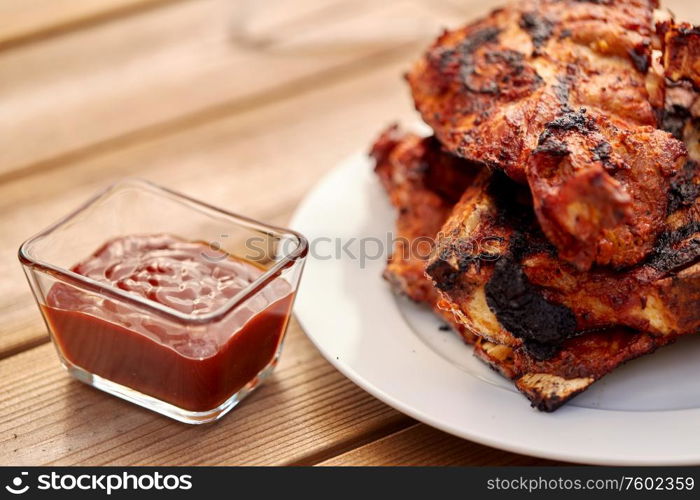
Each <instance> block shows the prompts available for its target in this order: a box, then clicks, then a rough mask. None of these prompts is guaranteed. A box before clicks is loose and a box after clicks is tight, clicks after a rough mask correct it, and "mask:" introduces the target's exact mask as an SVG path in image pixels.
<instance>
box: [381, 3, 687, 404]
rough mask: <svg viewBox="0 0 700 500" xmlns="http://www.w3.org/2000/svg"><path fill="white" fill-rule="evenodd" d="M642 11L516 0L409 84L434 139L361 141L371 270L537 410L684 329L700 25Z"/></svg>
mask: <svg viewBox="0 0 700 500" xmlns="http://www.w3.org/2000/svg"><path fill="white" fill-rule="evenodd" d="M657 7H658V5H657V4H656V2H654V1H644V0H605V1H595V2H592V1H581V0H568V1H567V0H527V1H520V2H514V3H513V4H511V5H508V6H506V7H504V8H502V9H498V10H496V11H494V12H492V13H491V14H490V15H489V16H487V17H486V18H484V19H481V20H479V21H476V22H474V23H472V24H470V25H468V26H466V27H464V28H461V29H457V30H455V31H448V32H445V33H443V34H442V35H441V36H440V37H439V38H438V39H437V40H436V41H435V43H433V45H432V46H431V47H430V48H429V49H428V51H427V52H426V54H425V55H424V56H423V57H422V58H421V59H420V60H419V61H418V62H417V63H416V64H415V65H414V66H413V67H412V69H411V70H410V71H409V73H408V75H407V80H408V83H409V85H410V87H411V90H412V93H413V97H414V101H415V104H416V108H417V110H418V111H419V112H420V114H421V116H422V117H423V119H424V121H425V122H426V123H427V124H428V125H430V127H431V128H432V129H433V131H434V135H433V136H431V137H427V138H423V137H418V136H416V135H413V134H406V133H403V132H401V131H400V130H399V129H398V128H397V127H395V126H394V127H392V128H390V129H389V130H387V131H385V132H384V133H383V134H382V135H381V136H380V138H379V139H378V140H377V141H376V143H375V145H374V146H373V148H372V153H371V154H372V157H373V158H374V160H375V164H376V168H375V170H376V172H377V174H378V176H379V178H380V179H381V182H382V184H383V186H384V187H385V189H386V191H387V193H388V195H389V198H390V200H391V202H392V204H393V205H394V206H395V207H396V208H397V209H398V214H399V215H398V219H397V236H399V238H398V239H397V243H396V245H395V247H394V249H393V254H392V256H391V258H390V259H389V263H388V265H387V268H386V270H385V273H384V276H385V278H386V279H387V280H388V281H389V282H390V283H391V284H392V285H393V287H394V289H395V290H397V291H398V292H400V293H403V294H405V295H407V296H408V297H410V298H412V299H413V300H415V301H417V302H422V303H426V304H427V305H428V306H429V307H431V308H432V309H433V310H435V311H436V312H437V313H438V314H439V315H441V316H442V317H443V318H445V319H446V320H447V321H448V322H449V323H450V324H451V325H453V327H454V328H455V329H456V330H457V331H458V332H459V333H460V334H461V335H462V337H463V338H464V339H465V341H467V342H468V343H471V344H474V346H475V353H476V354H477V356H479V357H480V358H481V359H483V360H484V361H486V362H487V363H489V364H490V365H491V366H493V367H494V368H496V369H497V370H498V371H500V372H501V373H502V374H503V375H504V376H506V377H508V378H510V379H512V380H514V382H515V384H516V386H517V387H518V388H519V389H520V390H521V391H522V392H523V393H524V394H525V395H526V396H527V397H528V398H529V399H530V400H531V402H532V404H533V405H534V406H536V407H537V408H539V409H541V410H545V411H552V410H554V409H556V408H558V407H559V406H561V405H562V404H563V403H565V402H566V401H567V400H569V399H570V398H571V397H573V396H575V395H576V394H578V393H580V392H581V391H583V390H585V389H586V388H587V387H589V386H590V385H591V384H592V383H593V382H595V381H596V380H598V379H599V378H600V377H602V376H603V375H605V374H606V373H608V372H610V371H611V370H613V369H614V368H615V367H616V366H618V365H620V364H622V363H624V362H626V361H628V360H630V359H632V358H635V357H637V356H640V355H643V354H647V353H650V352H653V351H654V350H655V349H656V348H658V347H660V346H663V345H666V344H668V343H670V342H672V341H673V340H674V339H676V338H677V337H679V336H681V335H686V334H692V333H696V332H698V331H700V197H699V196H698V195H699V194H700V166H699V164H698V161H700V142H699V138H700V133H699V132H698V130H699V129H700V118H699V117H700V99H698V93H699V92H700V57H699V56H700V29H697V28H694V27H693V26H691V25H688V24H684V23H676V22H675V21H674V20H673V19H671V18H669V17H668V16H666V19H664V20H661V18H660V16H659V15H658V11H655V9H656V8H657ZM426 241H430V242H432V243H430V245H431V248H430V249H429V250H431V251H430V252H421V251H418V250H419V249H418V248H413V247H414V244H413V243H414V242H415V243H416V244H418V243H420V244H423V245H425V244H426ZM428 254H429V257H428V258H426V255H428Z"/></svg>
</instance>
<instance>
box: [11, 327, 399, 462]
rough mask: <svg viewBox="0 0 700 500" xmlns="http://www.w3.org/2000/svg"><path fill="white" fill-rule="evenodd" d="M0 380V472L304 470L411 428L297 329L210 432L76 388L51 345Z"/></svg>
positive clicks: (16, 363)
mask: <svg viewBox="0 0 700 500" xmlns="http://www.w3.org/2000/svg"><path fill="white" fill-rule="evenodd" d="M37 367H40V369H38V368H37ZM0 375H1V376H0V402H1V404H0V463H1V464H2V465H39V464H51V465H75V464H81V465H87V464H90V465H103V464H109V465H224V464H237V465H239V464H250V465H253V464H259V465H260V464H265V465H284V464H289V463H308V462H309V461H313V460H314V459H315V458H314V457H317V456H326V455H327V453H328V450H331V452H332V453H335V451H333V450H340V451H346V450H349V449H352V448H354V447H355V446H356V444H357V443H358V442H360V443H362V442H364V441H366V439H367V438H368V437H370V438H371V437H374V436H382V435H385V434H386V433H389V432H395V431H396V430H397V429H399V428H401V427H405V426H406V425H409V424H410V422H411V421H410V419H408V418H407V417H405V416H403V415H401V414H400V413H398V412H396V411H395V410H393V409H391V408H389V407H387V406H385V405H384V404H382V403H380V402H379V401H377V400H375V399H374V398H372V397H371V396H370V395H368V394H367V393H365V392H364V391H362V390H361V389H359V388H358V387H356V386H355V385H354V384H352V382H350V381H349V380H347V379H346V378H344V377H343V376H342V375H341V374H340V373H338V372H337V371H335V369H333V368H332V367H331V366H330V365H329V364H328V363H327V362H326V361H325V360H323V359H322V358H321V356H320V355H319V354H318V353H317V351H316V350H315V349H314V348H313V347H312V346H311V344H310V343H309V341H308V340H307V339H306V337H305V336H304V334H303V333H302V332H301V330H300V329H299V327H298V325H297V324H296V323H293V325H291V326H290V332H289V338H288V339H287V345H286V347H285V351H284V353H283V356H282V359H281V362H280V365H279V366H278V368H277V370H276V372H275V374H274V375H273V376H272V377H271V379H270V380H268V382H267V383H266V384H265V385H264V386H263V387H262V388H260V390H259V391H258V392H256V393H255V394H253V395H251V396H250V397H249V398H248V399H247V400H245V401H244V402H243V403H242V404H241V405H240V407H238V408H236V409H235V410H234V411H233V412H232V413H231V414H229V415H227V416H226V417H224V418H223V419H222V420H221V421H219V422H217V423H215V424H211V425H204V426H188V425H185V424H180V423H177V422H174V421H172V420H170V419H168V418H166V417H162V416H159V415H157V414H155V413H152V412H150V411H147V410H144V409H141V408H138V407H136V406H134V405H132V404H130V403H127V402H124V401H121V400H119V399H117V398H114V397H112V396H109V395H107V394H104V393H102V392H99V391H97V390H95V389H92V388H90V387H87V386H85V385H83V384H81V383H79V382H76V381H74V380H72V379H71V378H70V377H69V376H68V374H66V373H65V371H64V370H63V369H62V368H61V367H60V366H59V363H58V359H57V357H56V354H55V352H54V349H53V346H52V345H49V344H46V345H44V346H41V347H37V348H35V349H31V350H29V351H25V352H23V353H21V354H18V355H16V356H13V357H11V358H8V359H5V360H3V361H0Z"/></svg>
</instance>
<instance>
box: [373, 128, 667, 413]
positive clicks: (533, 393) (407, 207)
mask: <svg viewBox="0 0 700 500" xmlns="http://www.w3.org/2000/svg"><path fill="white" fill-rule="evenodd" d="M442 155H444V157H441V156H442ZM372 156H373V157H374V159H375V164H376V168H375V171H376V173H377V175H378V176H379V178H380V179H381V182H382V185H383V186H384V187H385V189H386V191H387V194H388V195H389V199H390V200H391V202H392V204H393V205H394V206H395V207H396V208H397V212H398V218H397V233H398V234H397V237H398V238H401V237H404V238H406V241H407V242H408V244H409V246H410V242H411V241H414V240H415V239H417V238H424V237H433V236H435V235H436V234H437V232H438V231H439V229H440V226H441V224H442V222H444V220H445V219H446V218H447V217H448V215H449V213H450V211H451V209H452V205H453V203H454V196H453V194H450V195H447V196H446V195H445V194H444V191H443V194H437V193H436V191H435V185H436V184H439V185H442V186H446V185H449V186H451V187H454V188H455V190H461V189H463V188H465V187H466V186H474V185H477V186H478V185H483V182H484V179H488V178H489V177H490V175H489V174H488V172H483V171H482V170H481V169H479V168H478V167H477V166H474V165H470V166H466V165H464V162H463V161H462V160H457V159H455V158H454V157H453V156H451V155H448V154H446V153H443V152H442V151H440V149H439V145H437V144H436V143H435V142H434V141H433V140H432V139H421V138H419V137H417V136H414V135H403V134H401V133H400V132H399V131H398V129H397V128H396V127H392V128H390V129H389V130H387V131H386V132H384V133H383V134H382V135H381V136H380V138H379V139H378V140H377V142H376V143H375V145H374V147H373V148H372ZM429 179H433V181H436V180H439V179H443V180H444V181H449V182H437V183H435V182H431V181H429ZM480 183H482V184H480ZM513 186H515V185H514V184H512V183H509V182H507V181H506V183H505V184H504V185H502V186H500V189H505V190H506V191H504V193H505V195H506V196H507V197H508V199H511V198H510V197H511V196H512V197H513V198H512V201H513V202H512V204H511V205H510V209H511V210H512V213H510V214H509V213H508V212H507V210H508V209H509V208H508V207H504V212H502V213H501V215H500V217H503V218H505V219H509V218H510V217H516V216H517V217H521V218H520V221H521V222H526V221H527V219H528V217H530V218H531V219H532V217H531V216H528V215H527V213H526V212H525V213H523V212H522V211H521V210H520V209H519V208H520V205H521V203H522V202H527V200H528V198H529V194H528V193H527V191H526V190H522V189H521V188H519V187H518V186H515V190H511V191H508V190H507V189H508V188H509V187H513ZM496 188H498V187H496ZM518 193H521V194H522V197H521V196H520V195H519V194H518ZM518 214H520V215H518ZM495 227H497V226H494V228H495ZM494 241H495V242H497V240H494ZM402 249H403V247H395V248H394V253H393V255H392V257H391V258H390V259H389V262H388V264H387V268H386V270H385V273H384V277H385V278H386V279H387V280H388V281H389V282H390V283H391V284H392V286H393V288H394V290H395V291H396V292H397V293H402V294H404V295H407V296H408V297H410V298H412V299H413V300H415V301H416V302H422V303H425V304H427V305H428V306H429V307H431V308H433V310H434V311H435V312H436V313H437V314H439V315H440V316H441V317H443V318H444V319H445V320H446V321H447V322H448V323H450V324H452V325H453V326H454V327H455V329H456V330H457V331H458V332H459V333H460V334H461V335H462V337H463V338H464V340H465V341H466V342H468V343H470V344H471V343H473V344H475V354H476V355H477V356H478V357H479V358H480V359H482V360H483V361H485V362H487V363H488V364H489V365H491V366H492V367H493V368H494V369H496V370H498V371H499V372H501V373H502V374H503V375H504V376H505V377H507V378H509V379H512V380H513V381H514V382H515V384H516V387H517V388H518V389H519V390H520V391H521V392H522V393H523V394H524V395H525V396H527V397H528V399H530V401H531V402H532V405H533V406H535V407H537V408H538V409H540V410H542V411H553V410H555V409H557V408H558V407H559V406H561V405H562V404H564V403H565V402H566V401H568V400H569V399H571V398H572V397H573V396H575V395H576V394H579V393H580V392H582V391H583V390H585V389H586V388H588V387H589V386H590V385H591V384H592V383H593V382H595V381H596V380H598V379H600V378H601V377H603V376H604V375H605V374H607V373H609V372H610V371H612V370H613V369H614V368H615V367H616V366H618V365H620V364H622V363H624V362H626V361H628V360H630V359H633V358H635V357H638V356H641V355H643V354H646V353H649V352H653V350H655V349H656V348H657V347H659V346H661V345H664V344H666V343H668V342H670V341H671V340H672V336H666V337H655V336H652V335H648V334H643V333H634V332H632V331H628V330H625V329H615V330H609V331H602V332H595V333H587V334H583V335H580V336H578V337H575V338H572V339H569V340H566V341H565V342H564V343H563V345H562V347H561V349H560V350H559V352H558V353H557V354H556V355H555V356H553V357H551V358H549V359H547V360H538V359H536V358H535V357H533V356H532V355H531V354H529V353H528V352H527V351H526V350H525V349H523V348H522V347H519V348H512V347H509V346H506V345H501V344H496V343H493V342H489V341H487V340H485V339H483V338H480V337H478V336H477V335H475V334H474V332H473V331H471V330H469V329H466V328H464V325H463V324H462V323H460V322H459V321H457V320H456V319H455V317H454V316H452V315H451V313H450V312H449V311H446V310H444V309H440V308H439V307H438V294H437V292H436V290H435V288H434V287H433V284H432V282H431V281H430V280H429V279H428V278H427V276H426V275H425V274H424V273H423V272H422V269H423V267H424V266H425V261H424V260H423V259H420V258H415V257H414V258H411V256H408V255H403V254H402V253H401V251H402ZM482 257H483V258H485V259H487V258H488V254H484V255H482ZM470 312H471V313H472V314H474V315H478V314H479V313H478V312H477V311H474V310H472V311H470ZM482 313H483V314H486V315H487V316H489V317H490V316H493V315H492V314H491V313H490V312H489V311H488V308H487V309H485V310H484V311H482ZM487 321H488V318H487ZM473 323H474V322H471V323H470V324H473ZM476 323H478V318H477V321H476ZM476 333H478V332H476Z"/></svg>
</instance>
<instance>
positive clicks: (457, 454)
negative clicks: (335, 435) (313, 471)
mask: <svg viewBox="0 0 700 500" xmlns="http://www.w3.org/2000/svg"><path fill="white" fill-rule="evenodd" d="M318 465H320V466H353V465H354V466H357V465H368V466H383V465H393V466H468V465H479V466H488V465H504V466H522V465H558V464H557V463H556V462H552V461H549V460H544V459H539V458H533V457H527V456H524V455H516V454H513V453H507V452H504V451H500V450H497V449H495V448H489V447H487V446H482V445H480V444H477V443H473V442H471V441H467V440H464V439H459V438H456V437H454V436H451V435H449V434H446V433H444V432H442V431H439V430H437V429H433V428H432V427H428V426H427V425H424V424H415V425H412V426H411V427H408V428H406V429H402V430H400V431H398V432H396V433H394V434H391V435H389V436H386V437H383V438H381V439H378V440H377V441H374V442H372V443H369V444H366V445H364V446H360V447H357V448H355V449H353V450H350V451H348V452H346V453H343V454H340V455H338V456H336V457H333V458H330V459H328V460H325V461H323V462H321V463H319V464H318Z"/></svg>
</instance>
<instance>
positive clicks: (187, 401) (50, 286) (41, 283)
mask: <svg viewBox="0 0 700 500" xmlns="http://www.w3.org/2000/svg"><path fill="white" fill-rule="evenodd" d="M146 235H148V236H146ZM156 235H159V236H156ZM170 235H172V236H170ZM173 236H174V237H176V241H178V242H180V241H181V244H182V246H183V248H185V249H189V251H190V252H195V253H197V255H196V258H197V259H198V260H200V258H201V259H204V260H203V261H201V263H202V264H204V265H205V266H207V265H211V266H214V267H216V266H220V265H228V266H237V265H243V266H244V267H242V268H240V269H248V270H251V269H252V270H253V271H252V274H250V275H248V276H247V277H246V280H245V281H243V282H238V285H237V287H235V288H230V289H228V290H233V291H230V292H229V295H230V297H229V296H228V295H227V296H225V297H224V296H217V293H219V292H220V291H221V290H222V289H224V290H226V289H227V288H220V289H219V290H214V289H213V288H216V286H214V287H206V289H204V285H202V283H203V282H204V281H203V280H201V281H200V282H189V283H188V284H184V282H183V283H179V282H178V280H180V279H183V280H184V279H185V277H184V275H185V274H186V272H187V270H182V269H180V267H178V266H179V264H178V261H177V259H179V258H181V257H178V256H177V255H176V256H175V259H176V262H175V264H174V265H173V266H172V269H175V270H176V271H174V272H176V273H179V272H180V271H182V273H183V274H182V278H180V274H177V275H173V272H170V273H169V269H160V268H159V264H156V265H155V268H154V269H150V268H147V269H146V271H144V269H141V268H134V267H133V265H132V267H131V269H132V270H133V269H141V271H142V272H145V274H141V275H140V276H142V278H143V277H144V276H145V278H148V280H149V281H143V280H142V281H143V283H140V284H141V285H143V286H145V287H146V288H145V289H150V288H148V284H146V283H148V282H150V279H154V280H155V281H153V282H152V284H153V285H159V283H160V282H161V281H163V280H161V278H162V277H163V275H162V274H157V273H163V272H165V275H166V277H167V278H168V280H169V281H168V283H169V286H170V288H168V290H169V291H168V293H171V292H172V291H173V290H175V291H174V292H173V293H175V295H177V296H178V297H181V296H180V295H178V293H180V292H182V293H183V294H185V295H187V293H190V292H188V290H189V289H190V288H192V287H194V290H198V293H201V294H207V296H210V297H215V298H217V299H218V302H215V303H213V305H212V306H211V307H210V308H209V309H206V308H205V310H204V311H202V310H200V309H197V308H196V307H195V308H192V307H189V309H188V308H187V307H185V308H183V307H179V306H178V304H180V302H178V301H177V297H176V299H174V300H175V302H173V301H170V302H169V301H168V300H163V299H162V298H161V299H159V300H155V299H156V298H158V297H159V295H158V293H160V292H162V289H163V287H155V288H152V289H150V290H152V291H154V293H155V295H149V294H148V293H142V294H139V293H135V292H134V291H133V290H132V289H131V288H130V287H129V286H123V284H124V283H133V282H129V281H128V280H127V281H114V280H108V279H107V276H110V274H108V273H112V274H113V273H114V272H117V271H114V269H112V270H109V271H108V270H107V268H108V266H107V265H105V268H104V269H102V270H101V271H100V272H102V271H104V273H103V275H99V276H97V275H95V274H94V273H85V272H84V270H80V269H78V268H77V267H75V266H76V264H78V262H79V261H80V262H82V261H84V260H85V259H86V258H88V257H90V256H91V255H96V252H97V251H98V249H104V248H105V244H106V242H114V241H124V238H127V239H128V238H131V237H133V238H140V241H142V242H143V241H144V238H145V239H148V238H151V239H153V238H155V239H156V240H158V238H164V239H165V240H169V241H172V237H173ZM132 243H133V242H132ZM156 243H157V242H156ZM177 244H178V245H179V244H180V243H177ZM193 249H194V250H193ZM307 249H308V244H307V241H306V239H305V238H304V237H303V236H302V235H300V234H298V233H295V232H294V231H290V230H286V229H281V228H278V227H273V226H270V225H267V224H263V223H260V222H256V221H254V220H251V219H248V218H246V217H242V216H239V215H235V214H232V213H229V212H226V211H224V210H221V209H218V208H215V207H212V206H210V205H208V204H206V203H202V202H199V201H196V200H193V199H191V198H189V197H187V196H183V195H181V194H178V193H175V192H173V191H170V190H168V189H165V188H162V187H159V186H156V185H154V184H151V183H149V182H146V181H141V180H125V181H121V182H118V183H116V184H114V185H112V186H110V187H109V188H107V189H106V190H104V191H103V192H101V193H99V194H98V195H96V196H95V197H93V198H92V199H91V200H89V201H88V202H86V203H85V204H84V205H82V206H81V207H80V208H78V209H77V210H76V211H74V212H73V213H71V214H69V215H68V216H66V217H64V218H63V219H61V220H60V221H58V222H57V223H55V224H54V225H52V226H51V227H49V228H47V229H45V230H44V231H41V232H40V233H39V234H37V235H35V236H33V237H32V238H30V239H29V240H27V241H26V242H24V243H23V244H22V246H21V247H20V249H19V259H20V261H21V263H22V266H23V268H24V272H25V274H26V276H27V279H28V281H29V285H30V287H31V289H32V292H33V293H34V297H35V299H36V301H37V304H38V305H39V309H40V310H41V314H42V316H43V318H44V321H45V322H46V325H47V328H48V330H49V333H50V336H51V340H52V342H53V344H54V346H55V347H56V349H57V351H58V356H59V358H60V360H61V363H62V364H63V366H64V367H65V368H66V369H67V370H68V372H69V373H70V374H71V375H73V376H74V377H75V378H77V379H78V380H80V381H82V382H84V383H86V384H89V385H91V386H93V387H96V388H98V389H101V390H103V391H105V392H108V393H110V394H113V395H115V396H118V397H120V398H123V399H126V400H128V401H131V402H133V403H136V404H138V405H141V406H143V407H145V408H149V409H151V410H154V411H157V412H159V413H162V414H163V415H167V416H169V417H172V418H174V419H176V420H179V421H181V422H186V423H192V424H198V423H205V422H210V421H213V420H217V419H218V418H220V417H221V416H223V415H224V414H225V413H226V412H228V411H229V410H231V409H232V408H233V407H235V406H236V404H237V403H238V402H239V401H241V400H242V399H243V398H244V397H245V396H246V395H247V394H249V393H250V392H251V391H252V390H253V389H255V388H256V387H257V386H258V385H259V384H260V383H261V382H262V381H263V380H264V379H265V378H266V377H267V376H268V375H269V374H270V373H271V372H272V370H273V369H274V367H275V365H276V363H277V360H278V358H279V355H280V352H281V349H282V341H283V338H284V334H285V331H286V328H287V324H288V322H289V318H290V315H291V309H292V305H293V301H294V296H295V294H296V290H297V287H298V285H299V279H300V277H301V272H302V269H303V266H304V260H305V258H306V254H307ZM100 251H101V250H100ZM176 253H177V252H176ZM178 255H179V254H178ZM122 257H123V255H122ZM111 258H112V259H113V260H115V261H114V262H107V264H110V265H116V266H120V265H123V262H122V261H120V254H119V252H117V253H115V254H113V255H111ZM132 264H133V263H132ZM126 267H128V266H126ZM165 267H166V268H168V266H167V265H165ZM156 268H157V269H156ZM172 269H170V271H172ZM76 271H81V272H80V273H78V272H76ZM150 271H153V272H154V273H156V274H154V275H153V276H151V275H150V274H149V272H150ZM219 271H220V269H216V270H215V271H214V273H216V274H218V275H219V276H220V275H221V273H219ZM168 273H169V274H168ZM85 274H87V275H85ZM191 274H192V273H191ZM103 276H104V279H102V277H103ZM129 276H131V275H128V274H127V277H128V279H131V278H130V277H129ZM187 279H196V274H195V278H192V276H190V277H189V278H187ZM225 279H228V278H225ZM159 280H160V281H159ZM115 283H116V285H115ZM217 283H219V282H217ZM139 286H140V285H139ZM198 287H199V288H198ZM141 290H142V291H143V290H144V288H141ZM183 290H184V291H183ZM178 291H179V292H178ZM221 293H223V292H221ZM222 297H223V298H222ZM189 298H190V299H192V297H191V296H190V297H189ZM197 300H199V299H197ZM195 302H196V301H195ZM188 304H190V305H191V303H188Z"/></svg>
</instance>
